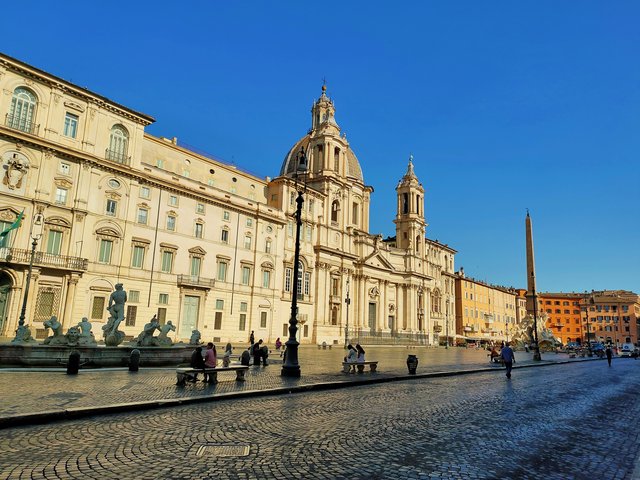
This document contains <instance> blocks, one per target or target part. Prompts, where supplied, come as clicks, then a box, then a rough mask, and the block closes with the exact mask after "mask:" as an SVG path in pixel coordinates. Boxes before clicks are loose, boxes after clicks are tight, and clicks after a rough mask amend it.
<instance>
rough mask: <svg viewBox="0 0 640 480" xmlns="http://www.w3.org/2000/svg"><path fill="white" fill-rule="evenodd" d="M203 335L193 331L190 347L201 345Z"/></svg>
mask: <svg viewBox="0 0 640 480" xmlns="http://www.w3.org/2000/svg"><path fill="white" fill-rule="evenodd" d="M201 338H202V335H200V331H199V330H192V331H191V338H190V339H189V345H200V344H201V343H202V340H201Z"/></svg>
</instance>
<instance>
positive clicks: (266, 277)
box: [262, 270, 271, 288]
mask: <svg viewBox="0 0 640 480" xmlns="http://www.w3.org/2000/svg"><path fill="white" fill-rule="evenodd" d="M270 287H271V271H270V270H263V271H262V288H270Z"/></svg>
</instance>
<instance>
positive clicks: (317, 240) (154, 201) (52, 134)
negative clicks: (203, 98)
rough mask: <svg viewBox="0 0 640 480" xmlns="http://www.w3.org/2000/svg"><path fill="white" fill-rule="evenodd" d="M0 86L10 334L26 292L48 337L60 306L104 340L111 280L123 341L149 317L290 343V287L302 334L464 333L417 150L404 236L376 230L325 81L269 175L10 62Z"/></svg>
mask: <svg viewBox="0 0 640 480" xmlns="http://www.w3.org/2000/svg"><path fill="white" fill-rule="evenodd" d="M0 92H1V93H0V114H1V117H0V118H3V119H4V122H2V124H0V160H1V161H2V168H3V170H2V172H1V174H2V182H1V183H0V231H3V232H6V233H5V235H3V236H1V237H0V337H4V338H12V337H13V333H14V332H15V329H16V328H17V324H18V319H19V317H20V315H21V311H22V307H23V302H24V299H25V297H26V299H27V300H26V303H24V307H25V312H24V316H25V319H26V323H27V324H28V325H29V326H30V327H31V330H32V333H34V334H35V335H36V336H37V338H44V336H45V330H44V327H43V322H44V321H45V320H47V319H48V318H50V317H51V316H52V315H55V316H57V317H58V319H59V320H60V321H61V322H62V324H63V326H64V329H65V330H66V329H67V328H69V327H70V326H74V325H77V324H78V323H79V322H80V321H81V320H82V318H83V317H87V318H89V321H90V322H92V324H93V330H94V332H95V334H96V337H97V338H101V326H103V325H104V324H105V323H106V319H107V315H108V314H107V311H106V307H107V300H108V297H109V294H110V293H111V291H113V289H114V286H115V284H117V283H122V284H124V288H125V290H127V292H128V301H127V309H126V318H125V321H124V322H123V324H121V326H120V328H121V329H122V330H123V331H125V333H126V334H127V335H129V336H135V335H137V334H138V333H139V331H140V330H141V328H142V326H143V325H144V323H146V322H147V321H148V319H149V318H151V317H152V316H153V315H156V316H157V317H158V318H159V319H160V321H161V322H165V321H168V320H171V321H172V322H173V324H174V325H177V331H176V332H175V335H176V340H188V339H189V337H190V336H191V332H192V330H194V329H197V330H199V331H200V332H201V333H202V338H203V340H207V341H210V340H213V341H216V342H227V341H231V342H245V341H247V340H248V337H249V333H250V332H251V331H254V332H255V337H256V338H262V339H264V340H265V341H266V342H267V343H272V342H274V341H275V339H276V338H277V337H281V338H286V337H287V336H288V331H287V328H288V321H289V315H290V310H291V295H292V292H293V289H296V291H297V295H298V313H297V316H298V321H299V333H298V334H299V340H300V341H301V342H302V343H317V344H321V343H323V342H326V343H328V344H342V343H343V342H345V341H346V340H349V341H351V340H358V341H361V342H362V343H382V344H384V343H396V342H403V341H404V342H419V343H425V344H437V343H440V342H443V341H444V338H445V335H446V334H447V333H448V334H449V336H451V337H452V336H453V335H454V334H455V311H454V305H455V288H454V278H455V277H454V264H455V262H454V257H455V253H456V251H455V250H454V249H452V248H451V247H449V246H447V245H444V244H441V243H439V242H437V241H433V240H430V239H428V238H427V236H426V228H427V222H426V218H425V211H424V201H425V200H424V188H423V187H422V185H421V183H420V182H419V180H418V178H417V177H416V175H415V173H414V171H413V164H412V160H411V159H410V160H409V162H408V165H406V166H405V165H404V164H402V166H401V169H399V171H398V177H401V178H400V181H399V183H398V185H397V187H396V191H397V199H396V200H397V213H396V216H395V219H393V221H394V223H395V226H396V235H395V237H391V238H387V239H383V238H382V236H381V235H376V234H372V233H369V206H370V199H371V194H372V192H373V188H372V187H370V186H367V185H366V184H365V182H364V176H363V172H362V168H361V166H360V163H359V161H358V159H357V157H356V155H355V154H354V152H353V150H352V149H351V146H350V144H349V142H348V141H347V139H346V137H345V136H344V135H343V134H341V130H340V127H339V126H338V123H337V122H336V119H335V108H334V104H333V102H332V101H331V99H330V98H329V97H328V96H327V95H326V91H325V87H323V90H322V94H321V96H320V98H319V99H318V100H317V101H316V102H314V104H313V106H312V110H311V128H310V130H309V132H308V133H307V134H306V135H305V136H304V137H303V138H302V139H300V140H299V141H298V142H296V143H295V144H294V146H293V147H292V148H291V149H290V150H289V152H288V154H287V155H286V156H285V160H284V162H283V164H282V168H281V170H280V174H279V176H277V177H276V178H273V179H271V178H269V177H267V178H265V179H261V178H258V177H256V176H253V175H250V174H248V173H246V172H244V171H242V170H241V169H239V168H237V167H235V166H233V165H228V164H225V163H224V162H222V161H220V160H217V159H215V158H213V157H210V156H208V155H203V154H201V153H198V152H196V151H193V150H192V149H187V148H184V147H183V146H181V144H180V143H179V142H178V141H177V139H175V138H173V139H167V138H158V137H155V136H152V135H150V134H148V133H146V132H145V127H146V126H148V125H150V124H151V123H153V122H154V121H155V120H154V119H153V118H152V117H150V116H148V115H145V114H142V113H140V112H136V111H135V110H132V109H130V108H128V107H126V106H123V105H120V104H118V103H116V102H114V101H111V100H109V99H107V98H105V97H103V96H101V95H99V94H96V93H94V92H91V91H88V90H86V89H83V88H80V87H78V86H76V85H73V84H71V83H69V82H67V81H65V80H62V79H61V78H58V77H56V76H54V75H51V74H49V73H47V72H44V71H42V70H39V69H37V68H35V67H32V66H30V65H27V64H25V63H23V62H20V61H19V60H16V59H13V58H11V57H8V56H6V55H0ZM301 152H303V153H304V158H305V159H306V169H305V171H304V172H302V171H301V170H300V166H301V165H300V159H301V158H302V156H301ZM403 172H405V173H404V175H402V173H403ZM300 189H303V198H304V203H303V209H302V215H301V217H302V225H301V230H300V260H299V264H298V267H299V275H298V278H297V279H294V278H293V275H294V274H293V272H294V265H293V263H294V252H295V238H296V237H295V236H296V222H295V220H294V213H295V211H296V197H297V195H298V191H299V190H300ZM19 217H22V222H21V223H20V222H16V220H18V219H19ZM391 220H392V219H390V221H391ZM17 223H20V226H19V227H18V228H13V229H10V227H11V226H16V224H17ZM30 263H31V268H30ZM29 270H31V277H30V279H29V275H28V273H29ZM25 294H26V295H25ZM445 332H446V333H445Z"/></svg>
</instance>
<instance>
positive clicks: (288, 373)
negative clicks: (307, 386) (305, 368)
mask: <svg viewBox="0 0 640 480" xmlns="http://www.w3.org/2000/svg"><path fill="white" fill-rule="evenodd" d="M280 376H281V377H290V378H300V366H295V367H289V366H287V365H283V366H282V370H281V371H280Z"/></svg>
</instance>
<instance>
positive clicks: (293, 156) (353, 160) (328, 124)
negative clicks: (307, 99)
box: [280, 85, 364, 183]
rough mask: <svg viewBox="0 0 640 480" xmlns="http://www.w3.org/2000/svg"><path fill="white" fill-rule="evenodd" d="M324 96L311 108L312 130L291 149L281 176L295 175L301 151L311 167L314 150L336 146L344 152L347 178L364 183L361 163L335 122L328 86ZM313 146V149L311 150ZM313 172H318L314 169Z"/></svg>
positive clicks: (281, 170)
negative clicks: (318, 147) (320, 146)
mask: <svg viewBox="0 0 640 480" xmlns="http://www.w3.org/2000/svg"><path fill="white" fill-rule="evenodd" d="M322 87H323V88H322V95H321V96H320V98H319V99H318V100H316V102H315V103H314V104H313V107H312V108H311V130H309V133H307V134H306V135H305V136H304V137H302V138H301V139H300V140H298V141H297V142H296V143H295V144H294V145H293V147H291V148H290V149H289V151H288V152H287V154H286V156H285V157H284V162H283V163H282V168H281V169H280V175H285V176H290V175H293V174H294V173H295V171H296V168H297V156H298V153H299V152H300V149H303V150H304V151H305V152H306V154H307V160H308V162H309V164H310V167H311V165H312V163H313V161H314V160H315V159H312V158H311V156H312V155H313V152H312V150H313V148H314V147H316V146H317V145H322V146H324V145H327V144H330V145H334V146H335V147H336V148H339V149H340V150H341V151H342V152H344V160H345V163H346V165H345V166H346V168H345V172H346V175H347V177H349V178H355V179H356V180H358V181H360V182H362V183H364V178H363V176H362V168H360V162H359V161H358V157H356V154H355V153H354V152H353V150H351V148H350V146H349V142H348V141H347V137H346V135H345V134H342V135H341V134H340V127H339V126H338V124H337V123H336V120H335V116H334V113H335V107H334V105H333V101H332V100H331V99H330V98H329V97H327V95H326V86H325V85H323V86H322ZM310 146H311V148H309V147H310ZM312 171H317V170H315V169H312Z"/></svg>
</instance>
